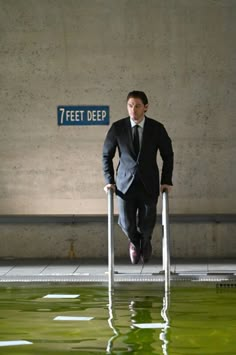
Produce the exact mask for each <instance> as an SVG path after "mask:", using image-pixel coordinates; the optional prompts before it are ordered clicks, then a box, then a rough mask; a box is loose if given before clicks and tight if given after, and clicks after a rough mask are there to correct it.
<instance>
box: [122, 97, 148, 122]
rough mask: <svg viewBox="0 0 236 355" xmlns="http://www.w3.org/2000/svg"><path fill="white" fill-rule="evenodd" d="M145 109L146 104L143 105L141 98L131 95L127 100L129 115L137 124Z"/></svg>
mask: <svg viewBox="0 0 236 355" xmlns="http://www.w3.org/2000/svg"><path fill="white" fill-rule="evenodd" d="M147 109H148V105H144V104H143V102H142V100H141V99H138V98H134V97H131V98H130V99H129V100H128V101H127V110H128V113H129V116H130V117H131V118H132V120H133V121H134V122H135V123H136V124H139V123H140V122H141V121H142V120H143V117H144V114H145V112H146V111H147Z"/></svg>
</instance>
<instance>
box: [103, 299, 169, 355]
mask: <svg viewBox="0 0 236 355" xmlns="http://www.w3.org/2000/svg"><path fill="white" fill-rule="evenodd" d="M108 298H109V304H108V310H109V318H108V324H109V327H110V328H111V329H112V332H113V335H112V337H111V338H109V339H108V343H107V349H106V352H107V354H112V353H114V352H113V351H114V348H115V344H114V342H115V340H116V339H117V338H118V337H122V334H121V333H120V331H119V329H118V327H117V326H116V324H115V323H116V320H117V317H116V314H115V302H114V293H113V292H108ZM158 298H159V297H158V296H157V299H156V298H155V296H151V297H150V296H146V297H145V298H142V300H140V299H138V298H137V297H136V298H134V299H132V300H131V301H130V300H127V301H128V309H129V312H130V322H131V325H130V330H129V331H128V332H127V333H126V334H125V335H124V334H123V336H124V339H123V340H124V342H122V343H123V344H124V345H126V346H127V345H128V351H140V353H141V352H142V351H145V353H149V354H152V353H156V351H157V348H159V349H161V350H162V354H163V355H168V345H169V340H168V335H169V334H168V333H169V328H170V319H169V306H170V293H169V292H165V294H164V297H163V299H162V308H161V309H160V308H159V311H158V312H160V313H159V314H160V315H161V317H162V319H163V322H161V323H154V320H153V318H157V317H156V314H154V313H153V312H155V309H156V308H157V307H158V303H159V299H158ZM153 316H154V317H153ZM157 316H158V315H157ZM140 322H142V323H140ZM137 324H139V325H141V324H142V325H143V327H140V328H142V329H144V330H142V333H140V331H139V330H138V328H139V327H137ZM157 329H159V331H160V335H159V339H160V341H161V343H159V344H158V342H157V331H158V330H157ZM119 343H120V341H119ZM120 350H121V349H120ZM126 350H127V349H126ZM122 353H123V352H122V351H119V354H122ZM158 354H159V352H158Z"/></svg>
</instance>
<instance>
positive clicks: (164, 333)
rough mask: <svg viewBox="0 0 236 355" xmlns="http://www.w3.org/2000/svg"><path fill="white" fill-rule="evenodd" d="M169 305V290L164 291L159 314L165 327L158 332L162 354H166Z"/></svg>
mask: <svg viewBox="0 0 236 355" xmlns="http://www.w3.org/2000/svg"><path fill="white" fill-rule="evenodd" d="M169 307H170V292H167V291H165V295H164V297H163V307H162V310H161V316H162V318H163V320H164V323H165V327H164V328H163V329H162V332H161V333H160V340H161V341H162V342H163V344H162V352H163V355H168V343H169V341H168V330H169V328H170V318H169Z"/></svg>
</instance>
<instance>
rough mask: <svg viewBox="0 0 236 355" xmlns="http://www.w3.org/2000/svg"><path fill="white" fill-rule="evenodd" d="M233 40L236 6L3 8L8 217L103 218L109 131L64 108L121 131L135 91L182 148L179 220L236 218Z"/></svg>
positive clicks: (62, 3) (10, 4)
mask: <svg viewBox="0 0 236 355" xmlns="http://www.w3.org/2000/svg"><path fill="white" fill-rule="evenodd" d="M235 35H236V1H235V0H218V1H215V0H145V1H144V0H119V1H116V0H40V1H38V0H9V1H6V0H0V48H1V55H0V78H1V90H0V104H1V116H0V159H1V165H0V214H104V213H106V208H107V207H106V202H107V201H106V196H105V195H104V192H103V174H102V166H101V150H102V144H103V140H104V136H105V134H106V132H107V129H108V127H81V126H80V127H60V128H59V127H58V126H57V117H56V107H57V105H70V104H71V105H77V104H78V105H85V104H88V105H89V104H98V105H109V106H110V111H111V121H114V120H117V119H119V118H121V117H124V116H125V115H126V104H125V97H126V94H127V92H128V91H130V90H133V89H140V90H144V91H145V92H146V93H147V95H148V97H149V100H150V110H149V112H148V113H149V116H151V117H154V118H156V119H157V120H159V121H161V122H163V123H164V124H165V126H166V128H167V130H168V132H169V134H170V136H171V137H172V140H173V146H174V150H175V173H174V189H173V194H172V196H171V197H170V198H171V200H170V208H171V212H172V213H189V214H194V213H235V211H236V198H235V197H236V168H235V155H236V144H235V137H236V134H235V133H236V120H235V111H236V110H235V109H236V90H235V89H236V81H235V78H236V75H235V74H236V65H235V64H236V41H235ZM159 212H160V206H159ZM183 228H184V226H183ZM12 233H13V232H12ZM35 233H36V234H37V232H36V231H35ZM226 233H227V230H226V229H225V231H224V233H223V235H225V234H226ZM233 233H234V235H235V234H236V233H235V229H233ZM13 234H14V233H13ZM22 238H23V236H22ZM209 238H210V237H209ZM26 244H27V243H26ZM49 244H50V243H49ZM27 255H30V252H29V253H28V254H27ZM58 255H60V252H58Z"/></svg>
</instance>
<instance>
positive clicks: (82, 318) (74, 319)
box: [54, 316, 94, 321]
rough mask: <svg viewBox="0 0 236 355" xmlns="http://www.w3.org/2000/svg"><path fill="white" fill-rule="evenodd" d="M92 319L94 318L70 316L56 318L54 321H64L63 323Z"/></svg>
mask: <svg viewBox="0 0 236 355" xmlns="http://www.w3.org/2000/svg"><path fill="white" fill-rule="evenodd" d="M92 319H94V317H72V316H70V317H69V316H57V317H56V318H54V320H64V321H89V320H92Z"/></svg>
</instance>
